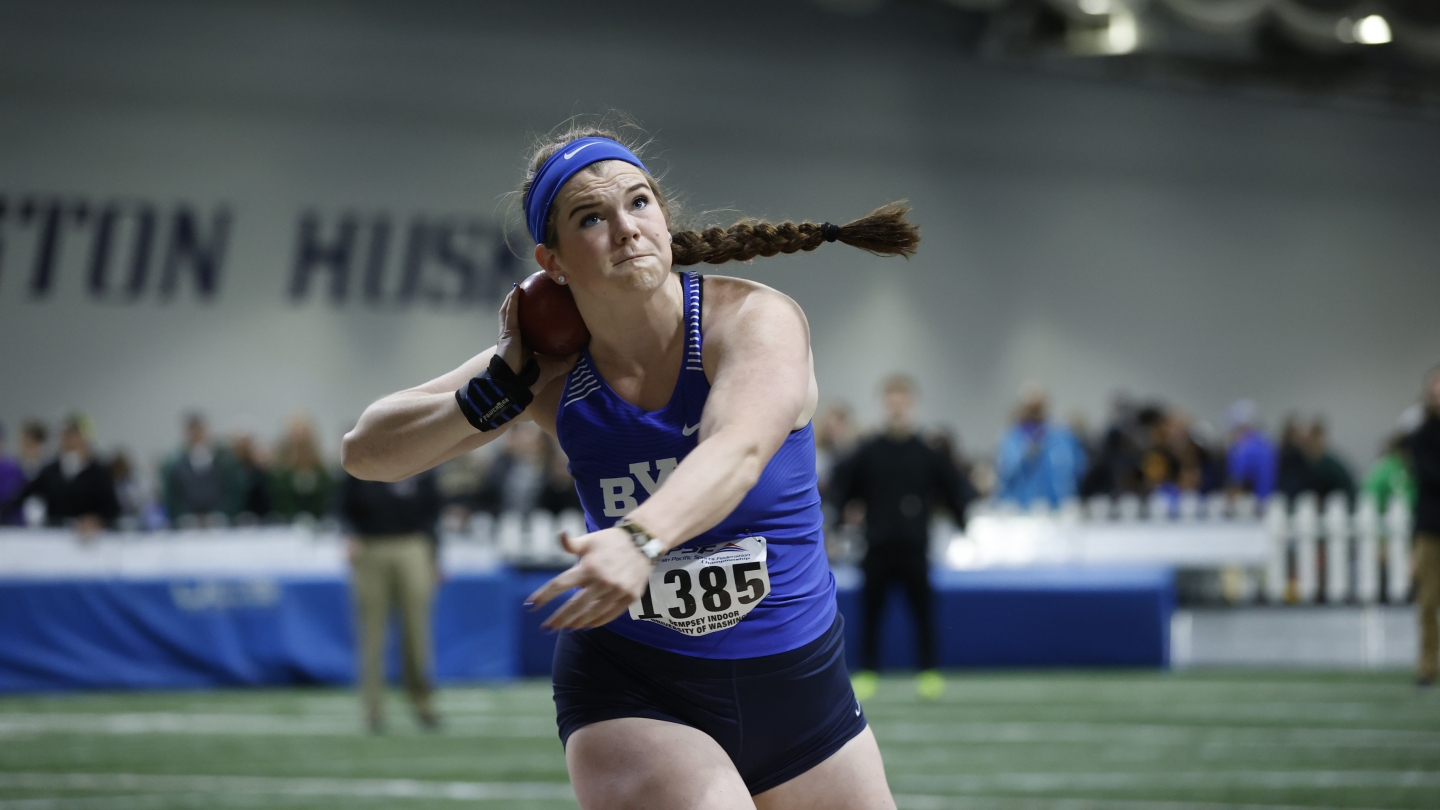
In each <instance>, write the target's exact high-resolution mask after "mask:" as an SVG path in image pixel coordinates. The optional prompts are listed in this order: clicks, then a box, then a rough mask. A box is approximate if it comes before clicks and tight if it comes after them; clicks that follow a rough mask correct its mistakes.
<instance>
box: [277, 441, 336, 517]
mask: <svg viewBox="0 0 1440 810" xmlns="http://www.w3.org/2000/svg"><path fill="white" fill-rule="evenodd" d="M276 462H277V463H276V464H275V467H274V469H273V471H272V472H271V476H270V497H271V501H272V503H273V505H274V508H275V511H276V512H277V513H279V514H280V515H281V516H282V517H284V518H285V519H286V520H294V519H295V517H296V516H298V515H300V514H301V513H305V514H308V515H310V516H311V517H314V518H320V517H324V516H325V515H327V514H329V513H330V511H331V490H332V488H333V484H334V479H333V477H332V476H331V475H330V471H329V470H328V469H326V467H325V464H324V462H323V461H321V459H320V450H319V448H318V447H317V445H316V442H315V430H314V428H312V427H311V425H310V420H309V418H308V417H305V416H303V415H302V416H296V417H294V418H293V419H291V420H290V427H289V429H288V430H287V431H286V435H285V441H284V442H283V443H282V444H281V445H280V450H279V452H278V453H276Z"/></svg>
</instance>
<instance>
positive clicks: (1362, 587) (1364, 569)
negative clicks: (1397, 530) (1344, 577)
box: [1355, 495, 1380, 605]
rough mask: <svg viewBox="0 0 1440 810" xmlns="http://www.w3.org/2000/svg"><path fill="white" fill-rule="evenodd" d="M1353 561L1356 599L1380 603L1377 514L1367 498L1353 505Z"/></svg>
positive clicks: (1373, 505)
mask: <svg viewBox="0 0 1440 810" xmlns="http://www.w3.org/2000/svg"><path fill="white" fill-rule="evenodd" d="M1355 559H1356V563H1357V564H1358V565H1357V570H1356V572H1355V598H1356V599H1358V600H1359V601H1360V603H1361V604H1365V605H1373V604H1374V603H1375V602H1377V601H1378V600H1379V599H1380V514H1379V512H1378V511H1376V508H1375V499H1374V498H1372V497H1370V496H1368V495H1361V496H1360V501H1359V503H1357V504H1355Z"/></svg>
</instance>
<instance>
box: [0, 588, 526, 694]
mask: <svg viewBox="0 0 1440 810" xmlns="http://www.w3.org/2000/svg"><path fill="white" fill-rule="evenodd" d="M511 591H512V588H511V587H510V577H509V576H508V575H506V574H504V573H497V574H491V575H482V576H463V577H454V578H451V579H449V580H448V581H447V582H446V583H445V584H444V585H443V586H442V587H441V588H440V590H439V593H438V595H437V598H436V604H435V614H434V639H435V650H436V660H435V675H436V679H437V680H439V681H441V682H447V681H451V682H453V681H467V680H478V679H489V678H508V677H514V676H516V675H518V674H519V673H520V666H519V617H518V615H517V614H518V611H519V602H518V601H517V600H516V599H514V598H513V597H512V593H511ZM353 622H354V619H353V608H352V603H351V597H350V589H349V586H348V585H347V583H345V582H344V581H342V580H337V579H285V578H257V579H247V580H210V579H206V580H197V579H175V580H165V581H143V580H142V581H135V580H89V581H67V582H45V581H10V582H3V583H0V691H11V692H13V691H35V690H56V689H109V688H177V687H180V688H184V687H190V688H194V687H215V686H264V685H279V684H297V683H324V684H345V683H351V682H353V681H354V678H355V651H354V650H355V641H354V639H355V632H354V627H353ZM391 635H392V639H393V636H394V634H393V633H392V634H391ZM392 658H393V656H392ZM391 670H392V672H393V671H394V670H396V667H395V666H394V665H393V661H392V666H391Z"/></svg>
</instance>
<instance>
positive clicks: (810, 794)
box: [755, 726, 895, 810]
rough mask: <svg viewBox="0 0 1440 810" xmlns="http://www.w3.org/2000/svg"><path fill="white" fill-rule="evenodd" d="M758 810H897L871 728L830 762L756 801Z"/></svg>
mask: <svg viewBox="0 0 1440 810" xmlns="http://www.w3.org/2000/svg"><path fill="white" fill-rule="evenodd" d="M755 806H756V807H757V808H758V809H759V810H895V799H894V798H893V797H891V795H890V783H889V782H887V781H886V779H885V764H884V763H883V762H881V760H880V746H878V745H876V744H875V734H874V733H873V732H872V731H870V728H869V726H866V728H865V730H864V731H862V732H860V733H859V734H857V735H855V736H854V737H853V738H851V740H850V742H847V743H845V744H844V745H843V746H841V747H840V750H839V751H836V752H835V753H834V754H832V755H830V758H829V759H827V760H825V761H824V762H822V763H820V764H819V765H816V766H815V767H813V768H811V769H810V770H808V771H806V772H805V773H802V774H800V775H799V776H797V777H795V778H794V779H791V780H790V781H788V782H785V783H784V784H781V785H777V786H775V787H773V788H770V789H769V790H767V791H765V792H764V793H761V794H760V795H758V796H756V797H755Z"/></svg>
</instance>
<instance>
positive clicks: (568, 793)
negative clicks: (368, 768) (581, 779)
mask: <svg viewBox="0 0 1440 810" xmlns="http://www.w3.org/2000/svg"><path fill="white" fill-rule="evenodd" d="M3 788H10V789H24V790H87V791H100V790H136V791H146V792H151V793H155V792H171V793H203V794H211V795H223V794H241V793H248V794H267V795H279V796H292V797H293V796H310V797H322V796H323V797H348V798H387V799H452V800H457V801H485V800H490V801H494V800H501V801H523V800H537V799H538V800H546V799H551V800H553V799H563V800H569V801H574V799H575V793H574V792H573V791H572V790H570V785H568V784H562V783H559V782H435V781H427V780H420V779H335V778H329V777H300V778H289V777H277V776H165V775H159V774H136V773H0V789H3ZM97 798H98V797H97ZM115 798H123V797H115ZM17 801H24V800H17ZM0 806H7V805H0Z"/></svg>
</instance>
